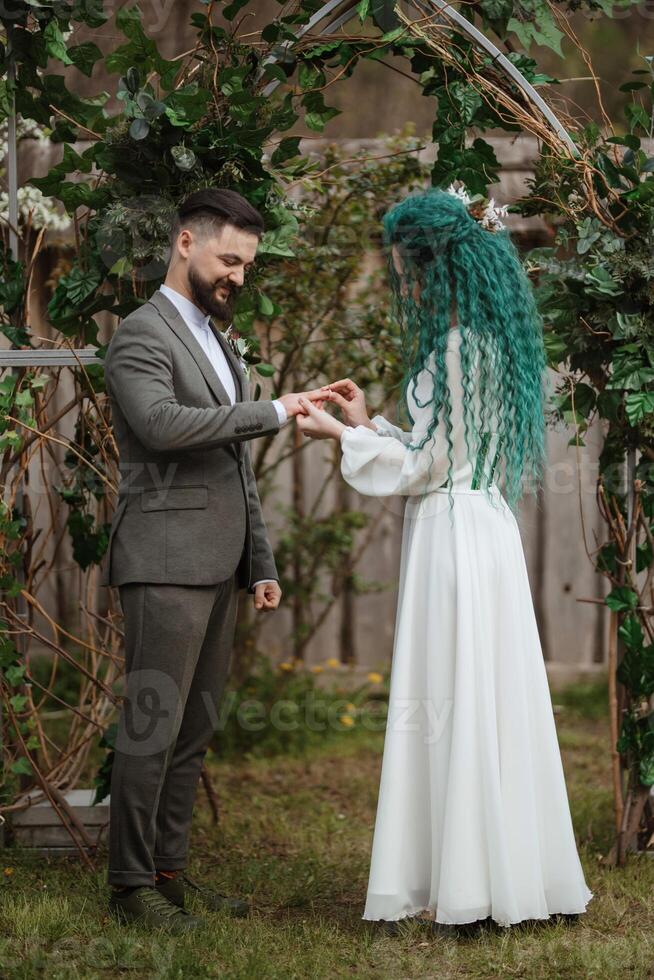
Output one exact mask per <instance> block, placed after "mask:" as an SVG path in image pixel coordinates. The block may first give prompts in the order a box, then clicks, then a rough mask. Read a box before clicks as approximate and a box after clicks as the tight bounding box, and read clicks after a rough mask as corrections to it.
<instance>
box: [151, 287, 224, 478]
mask: <svg viewBox="0 0 654 980" xmlns="http://www.w3.org/2000/svg"><path fill="white" fill-rule="evenodd" d="M148 302H149V303H151V304H152V306H154V308H155V309H156V311H157V313H158V314H159V316H160V317H161V319H162V320H163V321H164V323H166V324H167V325H168V326H169V327H170V329H171V330H172V331H173V333H174V334H175V335H176V336H177V337H178V338H179V339H180V340H181V342H182V343H183V344H184V346H185V347H186V349H187V350H188V352H189V354H190V355H191V357H192V358H193V360H194V361H195V362H196V364H197V366H198V367H199V368H200V370H201V371H202V374H203V376H204V379H205V381H206V382H207V384H208V385H209V387H210V389H211V392H212V394H213V395H214V397H215V398H216V401H218V402H219V403H220V404H221V405H231V404H232V402H231V399H230V397H229V395H228V394H227V392H226V391H225V388H224V385H223V383H222V381H221V380H220V378H219V377H218V375H217V374H216V372H215V371H214V368H213V365H212V363H211V361H210V360H209V358H208V357H207V355H206V354H205V352H204V351H203V349H202V347H201V346H200V344H199V343H198V341H197V340H196V339H195V335H194V334H193V332H192V330H190V329H189V327H188V326H187V324H186V322H185V320H184V318H183V317H182V315H181V313H180V312H179V310H178V309H177V307H176V306H175V304H174V303H171V301H170V300H169V299H168V297H167V296H165V295H164V294H163V293H162V292H161V290H160V289H157V290H156V291H155V292H154V293H153V294H152V296H151V297H150V299H149V300H148ZM209 323H210V324H211V328H212V330H213V332H214V333H215V334H216V336H217V337H218V342H219V343H220V344H221V347H222V349H223V350H224V351H225V355H226V357H227V362H228V364H229V366H230V369H231V370H232V372H233V373H234V374H235V376H236V377H235V383H236V392H237V400H241V399H242V397H243V388H242V384H241V378H240V372H239V371H238V370H235V369H234V364H233V359H234V355H233V354H232V352H231V350H230V349H229V344H228V343H227V341H226V340H224V338H223V337H221V336H220V331H219V330H217V329H216V327H215V326H214V324H213V323H212V322H211V320H210V321H209ZM239 393H240V398H239ZM230 449H231V450H232V452H233V453H234V455H235V456H236V458H237V459H239V458H240V457H241V455H242V444H241V443H240V442H238V443H235V444H232V445H230Z"/></svg>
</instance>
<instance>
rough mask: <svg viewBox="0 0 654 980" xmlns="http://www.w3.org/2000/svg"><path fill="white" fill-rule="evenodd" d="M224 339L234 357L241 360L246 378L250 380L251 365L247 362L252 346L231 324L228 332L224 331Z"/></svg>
mask: <svg viewBox="0 0 654 980" xmlns="http://www.w3.org/2000/svg"><path fill="white" fill-rule="evenodd" d="M223 337H224V338H225V340H226V341H227V343H228V344H229V346H230V349H231V351H232V353H233V354H234V356H235V357H236V358H237V359H238V360H239V362H240V365H241V368H242V369H243V373H244V374H245V377H246V378H248V380H249V378H250V365H249V363H248V362H247V361H246V357H247V355H248V354H249V352H250V345H249V343H248V342H247V340H246V339H245V337H240V336H239V334H238V332H237V331H236V330H234V325H233V324H232V323H230V325H229V326H228V327H227V330H225V331H224V333H223Z"/></svg>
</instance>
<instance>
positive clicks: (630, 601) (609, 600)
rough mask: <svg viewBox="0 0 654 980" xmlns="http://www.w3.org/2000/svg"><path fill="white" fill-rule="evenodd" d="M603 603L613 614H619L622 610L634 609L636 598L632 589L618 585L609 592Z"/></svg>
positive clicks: (636, 602) (636, 603)
mask: <svg viewBox="0 0 654 980" xmlns="http://www.w3.org/2000/svg"><path fill="white" fill-rule="evenodd" d="M604 601H605V602H606V605H607V606H608V607H609V609H612V610H613V611H614V612H621V611H622V610H627V609H635V608H636V606H637V605H638V596H637V594H636V593H635V592H634V590H633V589H630V588H628V587H627V586H626V585H620V586H616V588H614V589H613V590H612V591H611V592H609V594H608V595H607V597H606V599H605V600H604Z"/></svg>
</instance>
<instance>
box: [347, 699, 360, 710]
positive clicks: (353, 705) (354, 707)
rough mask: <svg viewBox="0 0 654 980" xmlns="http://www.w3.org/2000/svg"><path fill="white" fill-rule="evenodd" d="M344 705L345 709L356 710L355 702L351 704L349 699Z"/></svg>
mask: <svg viewBox="0 0 654 980" xmlns="http://www.w3.org/2000/svg"><path fill="white" fill-rule="evenodd" d="M345 707H346V709H347V710H348V711H356V710H357V706H356V704H352V702H351V701H350V703H349V704H346V705H345Z"/></svg>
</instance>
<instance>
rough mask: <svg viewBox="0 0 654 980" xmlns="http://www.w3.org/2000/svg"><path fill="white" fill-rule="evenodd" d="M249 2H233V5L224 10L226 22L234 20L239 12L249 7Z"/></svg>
mask: <svg viewBox="0 0 654 980" xmlns="http://www.w3.org/2000/svg"><path fill="white" fill-rule="evenodd" d="M249 2H250V0H232V3H230V4H229V5H228V6H227V7H225V9H224V10H223V17H224V18H225V20H234V18H235V17H236V15H237V13H238V12H239V10H242V9H243V7H247V5H248V4H249Z"/></svg>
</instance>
